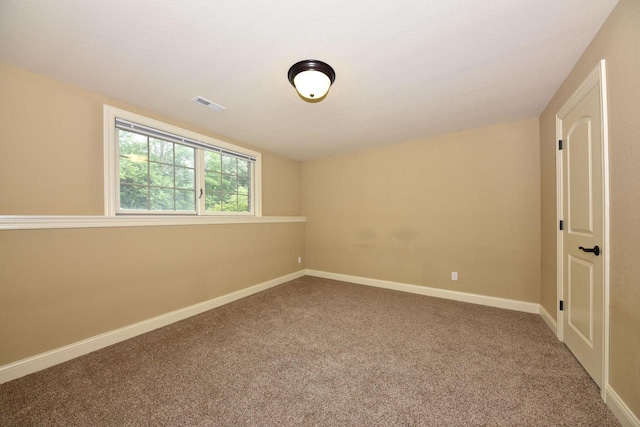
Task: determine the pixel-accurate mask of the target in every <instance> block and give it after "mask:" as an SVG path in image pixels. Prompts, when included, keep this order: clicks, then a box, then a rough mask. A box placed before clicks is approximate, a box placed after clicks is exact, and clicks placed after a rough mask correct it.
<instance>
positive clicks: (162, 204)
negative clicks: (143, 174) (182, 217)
mask: <svg viewBox="0 0 640 427" xmlns="http://www.w3.org/2000/svg"><path fill="white" fill-rule="evenodd" d="M150 208H151V210H152V211H157V210H162V211H172V210H174V208H173V189H172V188H153V187H152V188H151V189H150Z"/></svg>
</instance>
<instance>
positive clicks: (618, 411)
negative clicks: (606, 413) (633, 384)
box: [605, 384, 640, 427]
mask: <svg viewBox="0 0 640 427" xmlns="http://www.w3.org/2000/svg"><path fill="white" fill-rule="evenodd" d="M605 402H606V403H607V406H608V407H609V409H611V412H613V414H614V415H615V416H616V418H617V419H618V421H620V424H622V426H623V427H640V420H639V419H638V417H637V416H636V415H635V414H634V413H633V412H632V411H631V409H630V408H629V407H628V406H627V404H626V403H624V400H622V399H621V398H620V396H618V393H616V392H615V391H614V390H613V389H612V388H611V386H610V385H609V384H607V387H606V388H605Z"/></svg>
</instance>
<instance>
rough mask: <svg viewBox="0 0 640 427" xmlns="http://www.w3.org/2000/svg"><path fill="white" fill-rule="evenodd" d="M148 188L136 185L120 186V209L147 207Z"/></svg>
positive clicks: (145, 208)
mask: <svg viewBox="0 0 640 427" xmlns="http://www.w3.org/2000/svg"><path fill="white" fill-rule="evenodd" d="M148 197H149V193H148V188H147V187H139V186H137V185H121V186H120V208H121V209H144V210H147V209H148V208H149V206H148V204H147V202H148Z"/></svg>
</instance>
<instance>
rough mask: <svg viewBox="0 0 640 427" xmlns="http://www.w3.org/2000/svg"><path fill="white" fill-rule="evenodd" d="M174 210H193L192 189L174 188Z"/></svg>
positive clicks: (193, 196)
mask: <svg viewBox="0 0 640 427" xmlns="http://www.w3.org/2000/svg"><path fill="white" fill-rule="evenodd" d="M176 210H178V211H195V210H196V192H195V191H194V190H176Z"/></svg>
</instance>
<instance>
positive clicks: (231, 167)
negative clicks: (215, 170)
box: [222, 154, 238, 175]
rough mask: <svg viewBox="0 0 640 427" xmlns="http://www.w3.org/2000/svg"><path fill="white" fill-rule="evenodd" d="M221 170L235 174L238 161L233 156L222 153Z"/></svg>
mask: <svg viewBox="0 0 640 427" xmlns="http://www.w3.org/2000/svg"><path fill="white" fill-rule="evenodd" d="M222 172H224V173H229V174H233V175H236V174H237V173H238V162H237V159H236V158H235V157H232V156H227V155H224V154H223V155H222Z"/></svg>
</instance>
